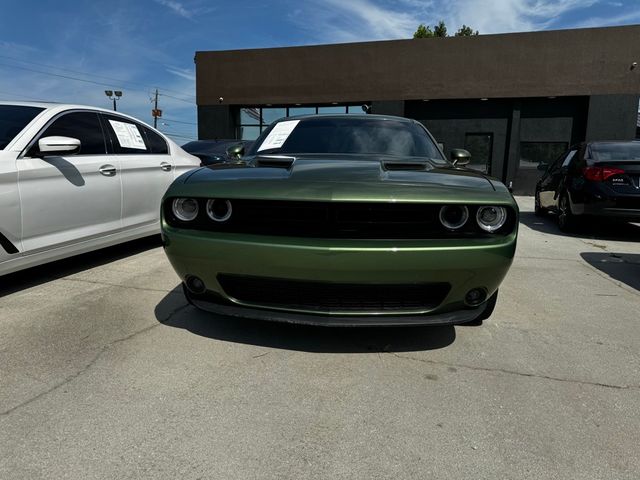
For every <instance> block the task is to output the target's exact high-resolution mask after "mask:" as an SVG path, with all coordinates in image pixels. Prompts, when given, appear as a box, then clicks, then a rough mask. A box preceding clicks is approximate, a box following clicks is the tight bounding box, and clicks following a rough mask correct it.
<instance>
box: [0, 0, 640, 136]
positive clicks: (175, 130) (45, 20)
mask: <svg viewBox="0 0 640 480" xmlns="http://www.w3.org/2000/svg"><path fill="white" fill-rule="evenodd" d="M0 11H1V12H2V14H1V15H0V100H18V99H22V100H29V99H32V100H48V101H57V102H74V103H83V104H88V105H96V106H101V107H106V108H110V106H111V102H110V100H108V99H107V97H106V96H105V95H104V90H105V89H114V90H122V91H123V92H124V95H123V98H122V99H121V100H120V101H119V103H118V109H119V110H121V111H123V112H125V113H129V114H131V115H134V116H136V117H138V118H140V119H141V120H143V121H146V122H147V123H151V116H150V115H151V101H150V98H151V95H152V92H153V89H154V88H155V87H158V88H159V89H160V93H161V96H160V107H161V108H162V109H163V111H164V117H165V118H164V119H163V120H162V122H161V123H159V127H160V129H161V130H163V131H165V132H167V133H170V134H171V135H173V136H174V139H175V140H176V141H177V142H178V143H184V142H186V141H188V139H191V138H196V126H195V123H196V105H195V66H194V63H193V56H194V52H196V51H198V50H229V49H239V48H261V47H279V46H290V45H309V44H317V43H339V42H353V41H368V40H384V39H396V38H410V37H411V35H412V33H413V31H415V29H416V27H417V26H418V24H419V23H426V24H431V25H432V24H434V23H437V21H439V20H441V19H442V20H444V21H445V22H446V23H447V26H448V27H449V30H450V31H453V30H455V29H457V28H458V27H459V26H460V25H462V24H463V23H465V24H467V25H470V26H472V27H473V28H474V29H478V30H480V33H485V34H487V33H503V32H516V31H531V30H548V29H560V28H580V27H599V26H609V25H627V24H638V23H640V0H448V1H447V0H426V1H420V0H297V1H296V0H276V1H272V2H266V1H243V0H237V1H226V0H224V1H216V2H213V1H205V0H128V1H127V0H110V1H109V2H102V1H100V2H98V1H90V0H86V1H80V0H79V1H67V0H57V1H56V2H44V1H34V0H2V2H1V3H0ZM65 77H69V78H65ZM82 80H83V81H82Z"/></svg>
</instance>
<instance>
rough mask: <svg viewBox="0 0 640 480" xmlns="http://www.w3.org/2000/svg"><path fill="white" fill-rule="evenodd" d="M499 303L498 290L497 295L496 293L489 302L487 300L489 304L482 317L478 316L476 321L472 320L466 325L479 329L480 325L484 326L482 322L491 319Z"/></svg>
mask: <svg viewBox="0 0 640 480" xmlns="http://www.w3.org/2000/svg"><path fill="white" fill-rule="evenodd" d="M497 301H498V290H496V293H494V294H493V295H491V297H489V300H487V303H486V304H485V305H486V306H485V309H484V311H483V312H482V313H481V314H480V315H478V316H477V317H476V318H475V319H474V320H471V321H470V322H467V323H465V324H464V325H469V326H471V327H479V326H480V325H482V322H483V321H484V320H486V319H487V318H489V317H490V316H491V314H492V313H493V310H494V309H495V308H496V302H497Z"/></svg>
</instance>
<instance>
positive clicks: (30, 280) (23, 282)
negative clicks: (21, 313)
mask: <svg viewBox="0 0 640 480" xmlns="http://www.w3.org/2000/svg"><path fill="white" fill-rule="evenodd" d="M161 245H162V240H161V238H160V235H153V236H151V237H145V238H140V239H138V240H132V241H130V242H126V243H120V244H118V245H114V246H112V247H106V248H101V249H99V250H94V251H92V252H88V253H83V254H81V255H76V256H73V257H69V258H65V259H62V260H57V261H55V262H49V263H45V264H44V265H39V266H37V267H31V268H28V269H26V270H20V271H18V272H15V273H10V274H8V275H4V276H3V277H1V281H0V298H2V297H4V296H5V295H9V294H11V293H14V292H18V291H20V290H25V289H27V288H31V287H35V286H37V285H40V284H43V283H46V282H50V281H52V280H57V279H59V278H62V277H66V276H69V275H73V274H75V273H79V272H82V271H84V270H90V269H92V268H95V267H99V266H101V265H105V264H107V263H110V262H115V261H117V260H121V259H123V258H126V257H129V256H131V255H137V254H138V253H142V252H145V251H147V250H151V249H152V248H157V247H160V246H161Z"/></svg>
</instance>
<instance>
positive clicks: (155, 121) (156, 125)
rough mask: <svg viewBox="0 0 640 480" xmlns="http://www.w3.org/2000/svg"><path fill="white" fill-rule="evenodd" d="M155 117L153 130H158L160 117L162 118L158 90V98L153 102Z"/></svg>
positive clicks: (152, 111)
mask: <svg viewBox="0 0 640 480" xmlns="http://www.w3.org/2000/svg"><path fill="white" fill-rule="evenodd" d="M151 115H152V116H153V128H158V117H162V110H159V109H158V89H157V88H156V96H155V100H154V102H153V110H151Z"/></svg>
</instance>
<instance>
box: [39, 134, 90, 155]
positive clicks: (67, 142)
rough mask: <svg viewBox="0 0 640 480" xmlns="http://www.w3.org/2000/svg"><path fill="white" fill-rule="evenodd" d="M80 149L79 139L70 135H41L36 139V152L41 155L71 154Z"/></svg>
mask: <svg viewBox="0 0 640 480" xmlns="http://www.w3.org/2000/svg"><path fill="white" fill-rule="evenodd" d="M79 151H80V140H78V139H77V138H71V137H43V138H41V139H40V140H38V152H39V153H40V155H41V156H43V157H51V156H60V155H73V154H76V153H78V152H79Z"/></svg>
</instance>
